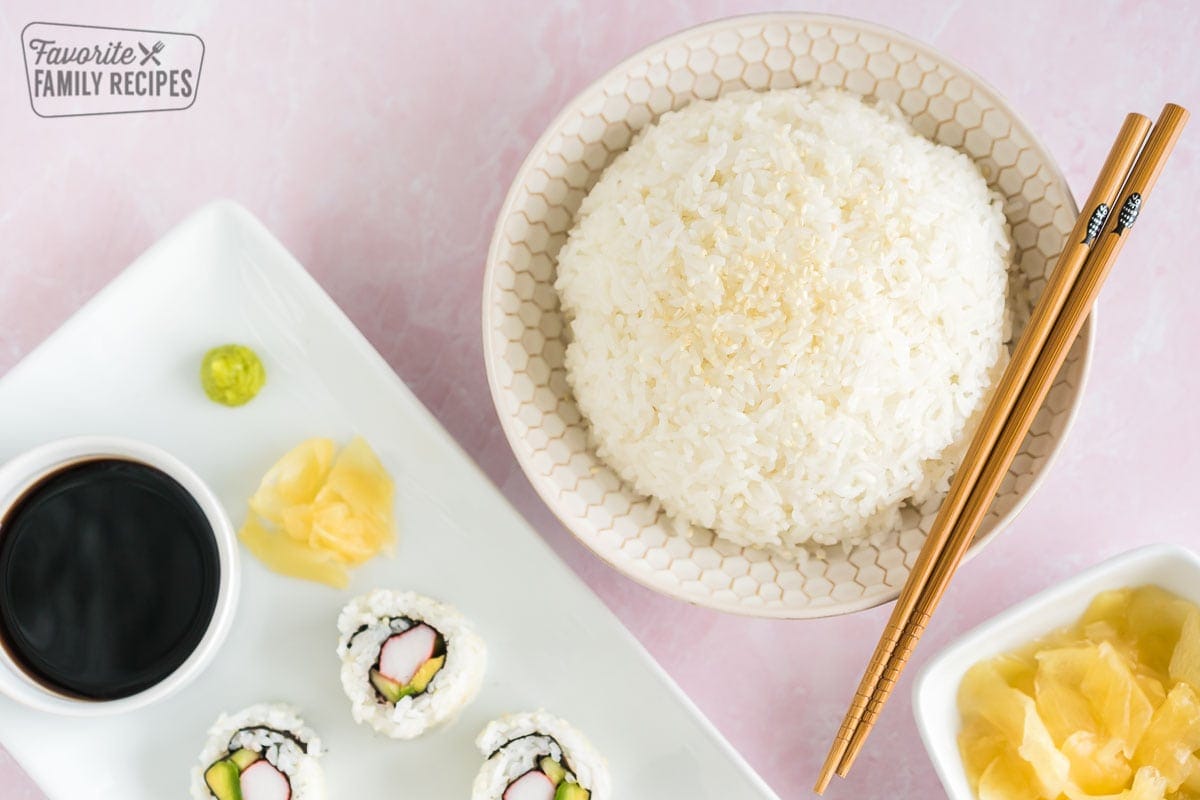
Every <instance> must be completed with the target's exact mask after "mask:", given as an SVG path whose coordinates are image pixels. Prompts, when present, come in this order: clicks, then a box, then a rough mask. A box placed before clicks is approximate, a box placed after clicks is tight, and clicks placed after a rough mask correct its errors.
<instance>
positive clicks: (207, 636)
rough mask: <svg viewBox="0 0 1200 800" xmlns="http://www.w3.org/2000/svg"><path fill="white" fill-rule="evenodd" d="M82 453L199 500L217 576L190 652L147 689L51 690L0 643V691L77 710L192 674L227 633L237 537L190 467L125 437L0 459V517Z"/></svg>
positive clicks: (168, 691) (134, 703)
mask: <svg viewBox="0 0 1200 800" xmlns="http://www.w3.org/2000/svg"><path fill="white" fill-rule="evenodd" d="M90 458H122V459H128V460H131V461H137V462H140V463H142V464H146V465H149V466H151V467H155V468H157V469H159V470H162V471H163V472H165V473H166V474H167V475H169V476H170V477H172V478H174V479H175V480H176V481H177V482H178V483H179V485H180V486H182V487H183V488H184V489H185V490H186V491H187V493H188V494H190V495H191V496H192V498H193V499H194V500H195V501H196V503H197V504H198V505H199V506H200V509H201V511H203V512H204V516H205V518H206V519H207V520H208V523H209V525H210V526H211V528H212V531H213V538H214V539H215V540H216V545H217V563H218V566H219V569H220V583H219V585H218V588H217V602H216V606H215V607H214V608H213V614H212V619H210V620H209V623H208V629H207V630H206V631H205V633H204V637H203V638H202V639H201V640H200V643H199V644H198V645H197V646H196V649H195V650H193V651H192V654H191V655H190V656H189V657H188V658H187V660H186V661H184V662H183V663H182V664H181V665H180V666H179V667H178V668H177V669H176V670H175V671H174V672H173V673H171V674H170V675H169V676H168V677H166V678H165V679H163V680H162V681H160V682H158V683H156V684H155V685H154V686H151V687H150V688H149V689H146V690H144V691H141V692H138V693H137V694H134V695H130V696H129V697H123V698H120V699H118V700H84V699H80V698H77V697H70V696H68V695H64V694H59V693H58V692H55V691H53V690H52V689H49V688H48V687H46V686H44V685H42V684H41V683H38V682H37V681H36V680H34V679H33V678H32V677H31V676H29V675H28V674H27V673H26V672H25V671H24V670H22V669H20V668H19V667H18V666H17V665H16V664H15V663H14V662H13V661H12V659H11V658H10V657H9V655H8V653H7V652H6V651H5V650H4V648H2V647H0V693H3V694H6V695H8V696H9V697H11V698H12V699H13V700H16V701H17V702H19V703H22V704H24V705H26V706H29V707H30V708H35V709H38V710H39V711H49V712H51V713H55V714H64V715H69V716H77V717H98V716H105V715H110V714H120V713H123V712H126V711H132V710H133V709H137V708H142V707H144V706H147V705H149V704H151V703H154V702H156V701H158V700H161V699H163V698H165V697H167V696H169V695H172V694H175V693H176V692H178V691H179V690H180V689H182V688H183V687H184V686H186V685H187V684H188V683H190V682H191V681H192V680H193V679H194V678H195V677H196V676H197V675H199V674H200V673H201V672H202V671H203V670H204V668H205V667H206V666H208V664H209V662H211V661H212V659H213V656H215V655H216V653H217V650H218V649H220V646H221V643H222V642H223V641H224V640H225V636H226V634H228V633H229V627H230V625H231V624H232V623H233V615H234V610H235V608H236V606H237V597H238V590H239V588H240V574H241V573H240V569H239V565H238V548H237V539H236V536H235V534H234V530H233V525H232V524H231V523H230V521H229V517H228V516H227V515H226V513H225V509H224V508H223V507H222V506H221V503H220V501H219V500H217V496H216V495H215V494H213V492H212V490H211V489H209V488H208V485H207V484H205V483H204V481H203V480H201V479H200V476H198V475H197V474H196V473H195V472H193V471H192V470H191V468H190V467H188V466H187V465H186V464H184V463H183V462H182V461H180V460H179V459H177V458H175V457H174V456H172V455H171V454H170V453H167V452H165V451H163V450H160V449H158V448H157V447H153V446H151V445H148V444H145V443H143V442H139V441H136V440H133V439H124V438H119V437H113V436H82V437H75V438H70V439H60V440H58V441H54V442H49V443H47V444H44V445H41V446H39V447H35V448H34V449H32V450H29V451H27V452H25V453H22V454H21V455H19V456H16V457H15V458H13V459H12V460H11V461H8V462H7V463H5V464H4V465H3V466H0V519H3V518H4V516H5V515H6V514H7V513H8V511H9V509H10V508H11V506H12V505H13V504H14V503H15V502H16V501H17V500H19V499H20V498H21V497H22V496H23V495H24V494H25V492H26V491H27V490H28V489H29V488H30V487H32V486H33V485H34V484H36V483H37V482H38V481H39V480H41V479H42V478H44V477H46V476H47V475H50V474H51V473H53V472H55V471H57V470H58V469H61V468H62V467H65V466H67V465H68V464H72V463H77V462H79V461H82V460H85V459H90Z"/></svg>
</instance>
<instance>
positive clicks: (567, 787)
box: [554, 781, 592, 800]
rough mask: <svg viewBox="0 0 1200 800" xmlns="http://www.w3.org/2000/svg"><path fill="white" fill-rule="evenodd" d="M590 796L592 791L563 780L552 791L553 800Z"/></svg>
mask: <svg viewBox="0 0 1200 800" xmlns="http://www.w3.org/2000/svg"><path fill="white" fill-rule="evenodd" d="M591 796H592V793H591V792H589V791H588V790H587V789H585V788H583V787H582V786H580V785H579V784H578V783H571V782H570V781H563V782H562V783H560V784H559V785H558V791H556V792H555V793H554V800H588V798H590V797H591Z"/></svg>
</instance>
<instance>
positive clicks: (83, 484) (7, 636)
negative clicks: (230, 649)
mask: <svg viewBox="0 0 1200 800" xmlns="http://www.w3.org/2000/svg"><path fill="white" fill-rule="evenodd" d="M220 584H221V567H220V560H219V557H218V547H217V541H216V537H215V536H214V532H213V528H212V524H211V523H210V521H209V519H208V517H207V516H206V514H205V512H204V510H203V509H202V508H201V507H200V505H199V504H198V503H197V502H196V500H195V499H194V498H193V496H192V495H191V494H190V493H189V492H188V491H187V490H186V489H185V488H184V487H183V486H181V485H180V484H179V482H178V481H176V480H175V479H174V478H172V477H171V476H170V475H168V474H167V473H165V472H163V471H162V470H159V469H158V468H156V467H153V466H149V465H147V464H143V463H140V462H138V461H135V460H130V459H124V458H115V457H114V458H108V457H103V458H93V459H88V460H82V461H77V462H75V463H72V464H69V465H67V466H65V467H63V468H61V469H58V470H57V471H54V472H51V473H49V474H48V475H45V476H44V477H42V478H41V479H40V480H38V481H37V482H36V483H35V484H34V485H33V486H32V487H31V488H29V489H28V490H26V491H25V492H24V493H23V494H22V495H21V496H20V497H19V498H18V499H17V501H16V502H15V503H13V504H12V505H11V506H10V507H9V510H8V512H7V513H6V514H5V515H4V517H3V519H0V645H2V646H3V648H4V650H5V651H6V653H7V655H8V657H9V658H10V659H11V660H12V661H13V662H14V663H15V664H16V665H18V666H19V667H20V669H21V670H22V671H23V672H25V673H26V674H27V675H28V676H29V677H31V678H32V679H34V680H35V681H36V682H38V683H39V684H41V685H42V686H44V687H46V688H47V689H49V690H51V691H53V692H56V693H59V694H62V695H66V696H68V697H73V698H77V699H80V700H85V701H87V700H91V701H109V700H116V699H119V698H125V697H129V696H131V695H135V694H138V693H139V692H142V691H144V690H146V689H148V688H150V687H152V686H154V685H156V684H158V683H160V682H162V681H163V680H165V679H166V678H167V677H169V676H170V675H171V674H172V673H174V672H175V671H176V670H177V669H178V668H179V667H180V666H181V665H182V664H183V663H184V662H185V661H186V660H187V659H188V658H189V656H191V654H192V653H193V651H195V650H196V648H197V647H198V645H199V644H200V642H201V640H202V639H203V638H204V636H205V634H206V632H207V630H208V628H209V625H210V622H211V621H212V618H213V614H214V609H215V608H216V605H217V598H218V593H219V589H220Z"/></svg>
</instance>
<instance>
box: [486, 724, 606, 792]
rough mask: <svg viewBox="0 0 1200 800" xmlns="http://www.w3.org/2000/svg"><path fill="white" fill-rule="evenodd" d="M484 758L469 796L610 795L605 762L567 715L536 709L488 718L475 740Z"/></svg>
mask: <svg viewBox="0 0 1200 800" xmlns="http://www.w3.org/2000/svg"><path fill="white" fill-rule="evenodd" d="M475 744H476V746H477V747H478V748H479V751H480V752H481V753H483V755H484V756H485V757H486V758H487V761H485V762H484V763H483V767H481V768H480V770H479V774H478V775H477V776H475V786H474V788H473V789H472V790H471V800H609V798H611V797H612V787H611V781H610V779H609V776H608V762H606V761H605V760H604V757H603V756H601V755H600V754H599V753H597V752H596V750H595V749H594V748H593V747H592V745H591V744H590V743H589V742H588V740H587V739H585V738H584V736H583V734H581V733H580V732H579V731H577V730H575V729H574V728H573V727H571V726H570V725H569V724H568V723H567V722H566V721H564V720H561V719H559V718H558V717H555V716H552V715H550V714H547V713H546V712H545V711H535V712H533V713H530V714H511V715H509V716H507V717H501V718H500V719H498V720H494V721H492V722H490V723H488V726H487V727H486V728H484V729H483V733H481V734H479V738H478V739H477V740H476V741H475Z"/></svg>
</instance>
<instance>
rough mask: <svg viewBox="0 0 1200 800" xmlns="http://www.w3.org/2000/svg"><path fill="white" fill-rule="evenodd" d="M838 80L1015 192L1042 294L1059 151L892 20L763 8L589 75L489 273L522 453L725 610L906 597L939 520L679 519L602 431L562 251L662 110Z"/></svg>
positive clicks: (491, 257)
mask: <svg viewBox="0 0 1200 800" xmlns="http://www.w3.org/2000/svg"><path fill="white" fill-rule="evenodd" d="M810 83H812V84H819V85H828V86H837V87H842V88H845V89H847V90H849V91H852V92H857V93H859V94H863V95H873V96H875V97H878V98H880V99H883V100H887V101H891V102H894V103H896V104H897V105H898V106H899V107H900V109H901V110H902V111H903V112H904V113H906V114H907V115H908V116H909V117H910V119H911V120H912V123H913V125H914V126H915V128H916V129H917V130H918V131H919V132H920V133H922V134H924V135H925V136H928V137H930V138H931V139H934V140H936V141H938V142H941V143H943V144H947V145H950V146H952V147H956V148H959V149H960V150H962V151H963V152H965V153H967V154H968V155H969V156H971V158H973V159H974V160H975V162H976V163H977V164H978V165H979V168H980V170H981V171H982V172H983V174H984V175H985V176H986V177H987V178H988V180H989V182H990V184H991V185H992V187H993V188H994V189H996V191H998V192H999V193H1000V194H1001V195H1003V197H1004V198H1005V205H1004V208H1005V214H1006V215H1007V216H1008V219H1009V222H1010V223H1011V225H1012V230H1013V238H1014V240H1015V243H1016V251H1017V262H1018V263H1017V269H1019V270H1021V271H1022V272H1024V273H1025V276H1026V277H1027V278H1028V279H1029V281H1030V285H1031V287H1032V288H1033V289H1034V291H1035V292H1038V291H1040V290H1041V288H1042V287H1043V286H1044V285H1045V275H1046V272H1047V270H1048V269H1049V267H1050V266H1051V265H1052V264H1053V261H1054V259H1055V257H1056V256H1057V255H1058V252H1059V251H1060V250H1061V248H1062V245H1063V242H1064V241H1065V238H1066V235H1067V233H1068V232H1069V231H1070V228H1071V226H1072V225H1073V224H1074V221H1075V218H1076V215H1077V211H1076V207H1075V203H1074V201H1073V200H1072V199H1071V194H1070V190H1069V188H1068V186H1067V184H1066V181H1065V180H1064V179H1063V177H1062V175H1061V174H1060V173H1059V171H1058V168H1057V167H1056V166H1055V164H1054V161H1053V159H1052V158H1051V157H1050V155H1049V154H1048V153H1047V152H1046V150H1045V149H1044V148H1043V147H1042V146H1041V145H1040V144H1039V143H1038V142H1037V140H1036V139H1035V138H1034V137H1033V135H1032V134H1031V133H1030V132H1029V130H1028V129H1027V128H1026V127H1025V126H1024V125H1023V124H1022V123H1021V121H1020V120H1019V119H1018V118H1017V115H1016V113H1015V112H1014V111H1013V110H1012V109H1011V108H1010V107H1009V106H1008V105H1007V104H1006V103H1005V102H1004V100H1002V99H1001V98H1000V96H999V95H997V93H996V92H995V91H994V90H993V89H991V88H990V87H988V86H987V84H985V83H984V82H983V81H981V80H980V79H979V78H977V77H976V76H975V75H973V74H971V73H970V72H969V71H967V70H966V69H964V68H962V67H960V66H959V65H957V64H955V63H954V62H952V61H950V60H949V59H947V58H945V57H944V56H942V55H940V54H939V53H937V52H935V51H933V50H932V49H930V48H929V47H927V46H925V45H923V44H920V43H919V42H915V41H913V40H911V39H908V38H906V37H904V36H902V35H900V34H898V33H895V32H894V31H890V30H887V29H885V28H880V27H878V26H875V25H869V24H867V23H863V22H858V21H856V20H850V19H844V18H840V17H828V16H817V15H810V14H795V13H789V14H765V15H760V16H751V17H738V18H734V19H727V20H721V21H719V22H714V23H711V24H708V25H703V26H701V27H699V28H695V29H693V30H689V31H685V32H683V33H680V34H678V35H676V36H672V37H670V38H668V39H665V40H663V41H661V42H659V43H657V44H654V45H651V46H650V47H648V48H646V49H645V50H643V51H642V52H640V53H638V54H636V55H634V56H633V57H631V58H630V59H628V60H627V61H625V62H623V63H622V64H619V65H618V66H616V67H615V68H613V69H612V70H611V71H610V72H609V73H608V74H606V75H604V76H603V77H602V78H600V80H598V81H597V82H596V83H595V84H593V85H592V86H590V87H589V88H587V89H585V90H584V91H583V92H582V93H581V94H580V95H579V96H578V97H577V98H575V99H574V100H573V101H572V102H571V103H570V104H568V106H567V107H566V109H564V110H563V112H562V113H561V114H560V115H559V116H558V118H557V119H555V120H554V121H553V122H552V123H550V126H549V128H548V129H547V130H546V132H545V134H544V135H543V136H542V138H541V139H539V140H538V142H537V143H536V144H535V145H534V147H533V151H532V152H531V153H530V154H529V157H528V158H527V159H526V161H525V163H524V164H523V165H522V167H521V169H520V170H519V171H518V173H517V175H516V178H515V179H514V181H513V185H512V189H511V190H510V191H509V194H508V198H507V199H506V200H505V203H504V205H503V207H502V208H501V210H500V216H499V219H498V220H497V223H496V231H495V235H494V237H493V239H492V245H491V250H490V252H489V254H488V265H487V274H486V277H485V279H484V296H483V340H484V358H485V361H486V363H487V369H488V381H489V384H490V387H491V391H492V398H493V400H494V401H495V404H496V409H497V411H498V412H499V415H500V421H501V424H502V425H503V427H504V432H505V434H506V436H507V437H508V441H509V444H510V445H511V446H512V449H513V452H514V453H515V454H516V457H517V460H518V462H520V464H521V467H522V468H523V469H524V470H525V474H526V475H527V476H528V477H529V480H530V482H532V484H533V486H534V488H535V489H536V490H537V491H538V493H539V494H540V495H541V496H542V499H543V500H544V501H545V502H546V504H547V505H548V506H549V507H550V508H551V509H552V510H553V511H554V513H555V514H557V515H558V517H559V519H561V520H562V522H563V524H565V525H566V526H567V527H568V528H569V529H570V530H571V531H572V532H573V533H574V534H575V535H576V536H577V537H578V538H579V539H580V540H581V541H582V542H583V543H584V544H586V545H587V546H588V547H590V548H591V549H592V550H593V551H595V552H596V554H597V555H599V556H600V557H601V558H603V559H604V560H606V561H608V562H609V563H610V564H612V565H613V566H614V567H616V568H617V569H618V570H620V571H621V572H623V573H625V574H626V575H628V576H629V577H631V578H633V579H635V580H637V581H639V582H641V583H643V584H645V585H646V586H649V587H650V588H652V589H655V590H657V591H659V592H662V593H664V594H668V595H671V596H673V597H677V598H680V599H683V600H686V601H688V602H691V603H696V604H698V605H704V606H709V607H711V608H715V609H719V610H722V611H732V612H737V613H743V614H753V615H757V616H767V617H818V616H829V615H833V614H843V613H847V612H851V611H858V610H861V609H865V608H870V607H871V606H875V605H878V604H879V603H882V602H885V601H887V600H890V599H892V598H894V597H895V596H896V595H897V594H898V592H899V589H900V587H901V586H902V585H903V583H904V580H905V579H906V577H907V576H908V568H909V566H910V565H911V564H912V563H913V561H914V560H915V558H916V556H917V553H918V551H919V550H920V547H921V544H922V542H923V541H924V538H925V534H926V533H927V532H928V530H929V525H930V524H931V522H932V517H931V516H925V517H924V518H922V517H921V515H919V514H917V513H916V512H911V513H908V514H907V515H906V516H905V520H904V524H903V526H902V527H901V528H899V529H897V530H895V531H894V532H892V534H891V535H890V536H888V537H887V538H886V539H885V540H884V541H882V542H881V543H880V544H878V545H864V546H861V547H857V548H855V549H854V550H852V551H851V552H849V553H846V552H843V551H842V550H841V549H840V548H829V549H827V550H826V551H824V552H823V553H820V554H819V556H818V557H817V558H812V559H809V560H807V561H796V560H790V559H787V558H784V557H779V556H773V555H770V554H768V553H765V552H763V551H759V550H753V549H749V548H743V547H738V546H735V545H731V544H728V543H726V542H723V541H719V540H717V539H716V538H715V536H714V535H713V533H712V532H711V531H708V530H701V529H694V528H693V529H690V530H685V531H682V532H679V531H678V526H676V525H675V524H674V523H673V521H671V520H668V519H667V518H666V516H665V514H664V513H663V511H662V509H661V508H660V507H659V505H658V504H657V503H656V502H655V501H654V500H653V499H652V498H648V497H645V496H642V495H639V494H638V493H637V492H635V491H633V489H632V488H631V487H630V486H628V485H626V484H625V483H624V482H623V481H622V480H621V479H620V478H619V477H617V475H616V474H615V473H614V472H613V471H612V470H610V469H609V468H608V467H607V466H606V465H605V464H604V463H603V462H602V461H601V460H600V459H599V458H597V457H596V454H595V451H594V449H593V448H592V447H591V445H590V443H589V442H588V433H587V427H586V422H585V421H584V420H583V419H582V418H581V415H580V413H579V409H578V408H577V407H576V405H575V401H574V399H573V398H572V396H571V391H570V388H569V387H568V385H567V381H566V374H565V371H564V368H563V353H564V348H565V339H564V335H565V330H564V324H563V319H562V315H561V313H560V311H559V304H558V295H557V293H556V292H555V289H554V273H555V256H556V254H557V253H558V250H559V248H560V247H561V246H562V244H563V242H564V241H565V240H566V235H567V232H568V231H569V230H570V229H571V227H572V225H573V224H574V217H575V213H576V211H577V210H578V208H579V204H580V202H581V201H582V200H583V197H584V195H585V194H586V193H587V191H588V189H589V188H590V187H591V185H592V184H593V183H594V182H595V181H596V179H597V178H598V177H599V175H600V173H601V172H602V171H603V170H604V168H605V167H606V166H607V165H608V164H609V162H611V161H612V159H613V158H614V157H615V155H616V154H617V153H619V152H621V151H622V150H623V149H625V147H626V146H628V144H629V142H630V140H631V139H632V137H633V135H634V134H635V133H636V132H637V131H638V130H640V129H641V128H644V127H645V126H647V125H649V124H650V123H652V122H653V121H654V120H655V119H656V118H657V117H658V116H659V115H660V114H662V113H663V112H665V111H667V110H670V109H674V108H680V107H682V106H684V105H686V104H687V103H689V102H691V101H693V100H695V99H698V98H700V99H710V98H713V97H717V96H719V95H721V94H722V93H725V92H731V91H737V90H743V89H754V90H764V89H769V88H787V87H793V86H799V85H803V84H810ZM1091 325H1092V323H1091V321H1089V323H1088V327H1087V328H1086V329H1085V331H1084V333H1083V334H1082V336H1081V337H1080V340H1079V341H1078V342H1076V344H1075V346H1074V348H1073V349H1072V351H1071V353H1070V355H1069V357H1068V360H1067V364H1066V366H1065V367H1064V369H1063V370H1062V372H1061V373H1060V375H1059V377H1058V379H1057V381H1056V382H1055V385H1054V387H1053V388H1052V390H1051V392H1050V396H1049V400H1048V402H1047V404H1046V406H1045V407H1044V408H1043V409H1042V412H1041V413H1040V414H1039V416H1038V418H1037V420H1036V421H1035V422H1034V425H1033V431H1032V433H1031V435H1030V437H1029V438H1028V439H1027V440H1026V442H1025V443H1024V445H1023V447H1022V451H1021V454H1020V455H1019V456H1017V459H1016V461H1015V462H1014V464H1013V468H1012V470H1011V472H1010V473H1009V476H1008V478H1007V479H1006V480H1005V482H1004V485H1003V486H1002V487H1001V489H1000V492H999V495H998V497H997V499H996V502H995V503H993V505H992V508H991V512H990V513H989V515H988V517H987V519H986V520H985V522H984V524H983V528H982V530H981V532H980V535H979V538H978V539H977V541H976V543H975V546H974V548H973V552H974V550H977V549H978V548H979V547H980V545H981V544H982V543H983V542H984V541H986V540H987V539H989V538H990V537H992V536H994V535H996V533H998V532H999V531H1000V530H1001V529H1002V528H1003V527H1004V526H1005V525H1006V524H1007V523H1008V522H1009V521H1010V520H1011V519H1012V518H1013V517H1014V516H1015V515H1016V513H1017V512H1018V511H1019V510H1020V508H1021V506H1022V505H1023V504H1024V503H1025V501H1026V500H1028V499H1029V497H1030V495H1031V494H1032V493H1033V491H1034V489H1035V488H1036V487H1037V485H1038V483H1039V482H1040V481H1041V479H1042V477H1043V476H1044V475H1045V474H1046V470H1047V469H1048V467H1049V465H1050V462H1051V460H1052V459H1053V457H1054V454H1055V453H1056V452H1057V450H1058V448H1059V446H1060V445H1061V443H1062V441H1063V437H1064V434H1065V432H1066V430H1067V427H1068V425H1069V424H1070V421H1071V419H1072V417H1073V414H1074V411H1075V409H1076V407H1077V404H1078V402H1079V398H1080V394H1081V390H1082V387H1083V382H1084V376H1085V373H1086V371H1087V363H1088V360H1089V356H1090V348H1091V341H1092V334H1091V331H1092V329H1091Z"/></svg>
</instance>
